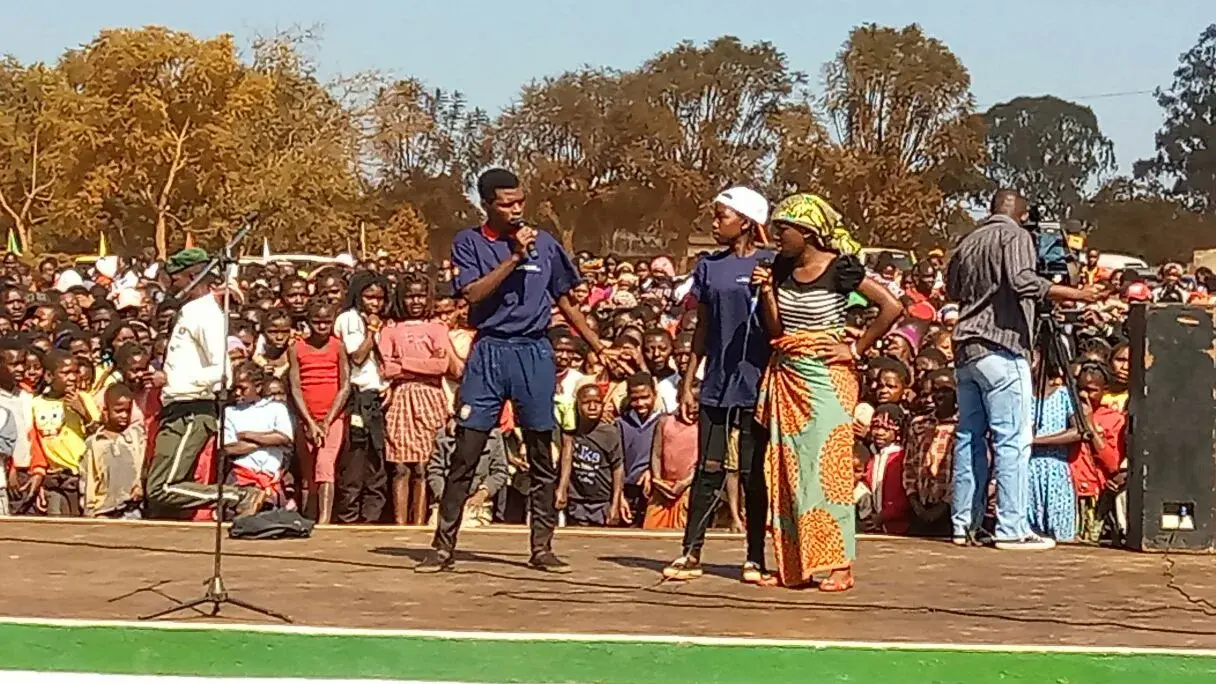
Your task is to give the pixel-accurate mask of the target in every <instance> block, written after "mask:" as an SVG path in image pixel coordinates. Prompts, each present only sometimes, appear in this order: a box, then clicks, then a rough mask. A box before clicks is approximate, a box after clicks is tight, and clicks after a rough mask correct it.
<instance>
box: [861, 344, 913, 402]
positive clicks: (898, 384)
mask: <svg viewBox="0 0 1216 684" xmlns="http://www.w3.org/2000/svg"><path fill="white" fill-rule="evenodd" d="M871 366H876V367H877V368H878V374H877V376H876V377H875V383H874V401H875V403H876V404H898V405H900V406H904V405H906V404H907V402H908V399H909V393H908V385H909V384H911V380H912V378H911V375H910V373H909V372H908V366H907V365H905V364H904V363H903V362H902V361H900V360H899V359H895V358H891V357H889V356H880V357H878V358H877V359H874V361H873V363H872V364H871Z"/></svg>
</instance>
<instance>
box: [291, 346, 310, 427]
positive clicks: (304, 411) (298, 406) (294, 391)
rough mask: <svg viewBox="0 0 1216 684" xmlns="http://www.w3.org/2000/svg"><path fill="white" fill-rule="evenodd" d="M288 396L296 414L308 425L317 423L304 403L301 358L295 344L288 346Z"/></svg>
mask: <svg viewBox="0 0 1216 684" xmlns="http://www.w3.org/2000/svg"><path fill="white" fill-rule="evenodd" d="M287 388H288V389H287V398H288V399H290V400H291V405H292V406H293V407H295V410H296V414H298V415H299V416H300V417H301V418H303V419H304V421H305V423H306V424H307V425H315V424H316V423H315V421H314V420H313V419H312V416H311V415H309V413H308V405H307V404H305V403H304V392H303V391H302V390H301V389H300V360H299V358H297V357H296V348H295V345H291V346H288V347H287Z"/></svg>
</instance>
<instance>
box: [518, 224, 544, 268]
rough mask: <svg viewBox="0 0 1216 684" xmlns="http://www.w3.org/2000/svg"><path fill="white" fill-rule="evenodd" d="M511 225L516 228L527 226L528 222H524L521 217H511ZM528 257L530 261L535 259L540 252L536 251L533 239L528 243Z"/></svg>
mask: <svg viewBox="0 0 1216 684" xmlns="http://www.w3.org/2000/svg"><path fill="white" fill-rule="evenodd" d="M511 225H512V226H515V228H517V229H518V228H526V227H527V226H528V224H527V223H525V222H524V220H523V219H522V218H518V219H513V220H512V221H511ZM528 258H529V259H531V260H532V261H536V260H537V259H539V258H540V253H539V252H537V251H536V242H535V241H533V242H532V244H530V245H528Z"/></svg>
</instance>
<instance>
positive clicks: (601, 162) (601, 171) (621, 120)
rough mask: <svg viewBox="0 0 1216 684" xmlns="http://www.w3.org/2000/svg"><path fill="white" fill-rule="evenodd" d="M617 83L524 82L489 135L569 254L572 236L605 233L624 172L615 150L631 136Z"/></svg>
mask: <svg viewBox="0 0 1216 684" xmlns="http://www.w3.org/2000/svg"><path fill="white" fill-rule="evenodd" d="M621 78H622V77H621V75H620V74H619V73H617V72H613V71H609V70H604V69H589V68H588V69H583V70H580V71H574V72H567V73H564V74H562V75H560V76H557V77H552V78H546V79H544V80H542V81H539V82H534V83H531V84H529V85H527V86H525V87H524V89H523V92H522V93H521V94H520V97H519V102H518V103H517V104H515V105H513V106H511V107H509V108H508V109H507V110H506V111H504V112H503V114H502V116H500V117H499V118H498V121H497V122H496V123H495V125H494V128H493V138H494V143H495V146H496V150H497V156H498V157H499V158H501V159H502V160H503V161H504V162H506V164H507V165H508V166H509V167H511V168H513V169H515V170H516V171H517V172H518V173H520V174H521V176H522V180H523V181H524V182H525V184H526V185H527V190H528V193H529V196H530V202H531V203H532V205H533V207H534V208H535V209H536V212H537V214H538V215H539V216H540V217H541V218H542V219H544V221H546V222H547V223H548V224H549V225H550V226H551V227H552V228H553V229H554V231H555V232H556V233H557V235H558V237H559V238H560V239H561V241H562V243H563V244H564V245H565V247H566V249H569V250H573V249H575V236H576V233H585V232H588V231H589V230H591V229H603V228H609V227H611V226H612V222H611V218H610V217H609V215H608V213H609V212H606V211H605V207H606V203H609V202H611V200H612V197H613V195H614V193H615V192H616V191H617V190H619V189H620V187H621V186H620V181H621V180H622V179H623V178H624V176H625V173H626V169H625V167H624V158H623V155H622V149H621V144H622V141H623V140H625V139H627V138H630V137H632V136H633V135H636V133H637V129H636V126H635V127H630V126H629V125H628V124H629V121H628V119H627V118H626V117H627V114H626V113H627V111H628V109H629V106H628V103H627V102H626V100H625V98H624V95H623V91H622V87H621Z"/></svg>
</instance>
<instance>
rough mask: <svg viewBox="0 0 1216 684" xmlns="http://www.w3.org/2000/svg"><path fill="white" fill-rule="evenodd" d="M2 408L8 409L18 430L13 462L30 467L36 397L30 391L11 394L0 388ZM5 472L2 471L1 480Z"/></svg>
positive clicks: (18, 465)
mask: <svg viewBox="0 0 1216 684" xmlns="http://www.w3.org/2000/svg"><path fill="white" fill-rule="evenodd" d="M0 408H4V409H7V410H8V413H9V414H10V415H11V416H12V418H13V426H14V427H15V428H16V430H17V441H16V442H15V443H14V444H13V446H12V449H13V451H12V454H13V463H14V464H15V465H16V466H17V467H18V468H28V467H30V457H31V454H30V428H31V427H33V425H34V397H33V395H31V394H30V393H29V392H23V391H20V390H18V392H17V393H16V394H10V393H9V392H5V391H4V390H0ZM3 478H4V474H3V473H0V481H2V480H3Z"/></svg>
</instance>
